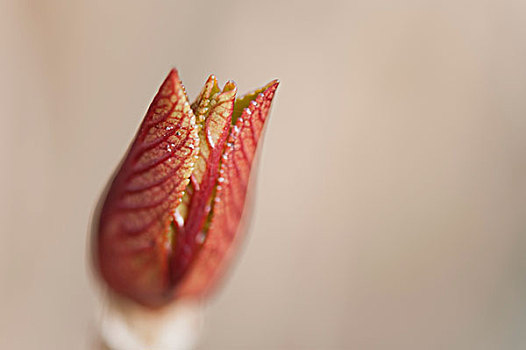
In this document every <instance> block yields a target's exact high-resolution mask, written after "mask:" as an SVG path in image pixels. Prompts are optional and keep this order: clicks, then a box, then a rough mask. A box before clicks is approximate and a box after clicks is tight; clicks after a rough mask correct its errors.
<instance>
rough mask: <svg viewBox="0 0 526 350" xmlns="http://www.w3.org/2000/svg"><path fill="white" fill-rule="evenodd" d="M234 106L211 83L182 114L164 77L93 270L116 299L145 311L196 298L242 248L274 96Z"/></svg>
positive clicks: (113, 193) (104, 215) (106, 213)
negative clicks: (175, 300) (96, 269)
mask: <svg viewBox="0 0 526 350" xmlns="http://www.w3.org/2000/svg"><path fill="white" fill-rule="evenodd" d="M277 85H278V82H277V81H274V82H271V83H270V84H268V85H267V86H265V87H264V88H262V89H260V90H258V91H256V92H254V93H252V94H249V95H246V96H245V97H243V98H241V99H238V100H235V96H236V87H235V84H234V83H233V82H229V83H227V84H226V85H225V87H224V88H223V90H222V91H221V90H220V89H219V88H218V86H217V81H216V79H215V77H213V76H211V77H210V78H209V79H208V81H207V82H206V84H205V87H204V88H203V90H202V92H201V94H200V95H199V97H198V98H197V100H196V102H195V103H194V104H192V106H191V107H190V105H189V104H188V101H187V97H186V93H185V91H184V88H183V86H182V85H181V82H180V81H179V78H178V75H177V72H176V71H175V70H173V71H171V72H170V74H169V76H168V78H167V79H166V80H165V82H164V83H163V85H162V86H161V88H160V90H159V92H158V94H157V95H156V97H155V98H154V100H153V102H152V105H151V106H150V108H149V110H148V112H147V114H146V117H145V118H144V121H143V123H142V124H141V127H140V128H139V131H138V133H137V135H136V137H135V140H134V141H133V143H132V146H131V147H130V149H129V152H128V154H127V155H126V157H125V159H124V161H123V163H122V165H121V167H120V169H119V170H118V171H117V174H116V176H115V178H114V180H113V182H112V184H111V186H110V188H109V191H108V194H107V197H106V199H105V201H104V205H103V207H102V211H101V215H100V219H99V225H98V230H97V235H96V242H97V247H96V253H97V254H96V257H97V260H96V261H97V264H98V267H99V270H100V272H101V275H102V277H103V279H104V280H105V281H106V283H107V284H108V285H109V286H110V288H112V289H113V290H114V291H115V292H116V293H118V294H120V295H123V296H126V297H128V298H130V299H132V300H135V301H136V302H138V303H141V304H143V305H146V306H150V307H159V306H163V305H165V304H167V303H169V302H171V301H172V300H173V298H175V297H177V296H187V297H190V296H192V297H200V296H202V295H204V294H206V293H207V292H208V291H209V290H210V289H211V287H212V286H213V285H214V284H215V283H216V281H217V280H218V279H219V277H220V276H221V275H222V273H223V271H224V270H225V267H226V266H227V264H228V262H229V260H230V257H231V255H232V252H233V250H234V249H235V246H236V245H237V241H238V239H239V236H240V235H239V233H238V231H239V223H240V220H241V218H242V214H243V210H244V202H245V197H246V194H247V190H248V182H249V177H250V170H251V167H252V164H253V160H254V156H255V152H256V148H257V144H258V141H259V139H260V136H261V132H262V130H263V126H264V123H265V120H266V118H267V115H268V112H269V109H270V104H271V101H272V98H273V96H274V93H275V90H276V88H277Z"/></svg>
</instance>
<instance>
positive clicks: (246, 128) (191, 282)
mask: <svg viewBox="0 0 526 350" xmlns="http://www.w3.org/2000/svg"><path fill="white" fill-rule="evenodd" d="M278 84H279V83H278V81H273V82H271V83H269V84H268V85H267V86H265V87H264V88H263V89H261V90H258V91H256V92H255V93H253V94H250V95H247V96H245V97H244V98H242V99H240V100H238V101H236V106H235V107H234V108H235V110H237V111H238V113H239V111H240V109H241V110H242V113H241V116H240V117H239V118H237V117H236V115H234V116H233V120H235V125H234V127H233V128H232V131H231V134H230V137H229V140H228V143H227V148H226V150H225V153H224V155H223V157H222V158H223V160H222V164H221V169H220V178H219V179H218V182H219V184H218V186H217V189H216V196H215V199H214V204H213V212H212V220H211V223H210V228H209V230H208V232H207V233H206V240H205V242H204V244H203V246H202V248H201V250H200V251H199V254H198V256H197V257H196V258H195V260H194V261H193V263H192V266H191V269H190V271H188V273H187V274H186V276H185V279H184V280H183V281H182V283H181V284H180V286H179V287H178V289H177V294H178V295H180V296H202V295H205V294H207V293H208V292H209V291H210V290H211V288H212V287H213V286H214V285H215V284H216V282H217V281H218V280H219V278H220V277H221V275H222V274H223V273H224V271H225V269H226V267H227V266H228V263H229V261H230V259H231V257H232V255H233V252H234V251H235V248H236V246H237V245H238V243H239V242H238V241H239V239H240V234H239V232H238V229H239V224H240V221H241V218H242V214H243V209H244V204H245V198H246V194H247V189H248V183H249V177H250V169H251V167H252V164H253V160H254V156H255V153H256V147H257V144H258V141H259V138H260V136H261V133H262V131H263V126H264V123H265V120H266V118H267V115H268V112H269V110H270V105H271V102H272V98H273V97H274V93H275V91H276V88H277V87H278ZM247 105H248V107H246V108H244V107H245V106H247Z"/></svg>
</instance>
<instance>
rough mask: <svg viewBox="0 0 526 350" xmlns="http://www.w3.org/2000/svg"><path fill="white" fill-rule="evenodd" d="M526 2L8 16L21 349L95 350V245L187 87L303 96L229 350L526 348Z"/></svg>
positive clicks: (7, 188) (229, 289) (33, 8)
mask: <svg viewBox="0 0 526 350" xmlns="http://www.w3.org/2000/svg"><path fill="white" fill-rule="evenodd" d="M525 37H526V3H525V2H524V1H474V0H473V1H388V0H379V1H291V2H286V1H270V0H269V1H258V2H249V1H217V2H213V1H210V2H197V1H187V2H177V1H143V2H133V1H103V0H97V1H85V2H80V1H58V0H56V1H54V0H50V1H36V0H35V1H10V2H5V1H2V2H1V5H0V38H1V53H0V76H1V79H0V103H1V105H0V106H1V110H0V118H1V120H0V156H1V159H0V164H1V165H0V166H1V170H2V171H0V184H1V185H0V191H1V192H0V220H1V225H0V227H1V229H0V230H1V231H0V348H1V349H92V348H93V344H94V340H93V339H94V333H95V321H94V316H93V308H94V305H95V296H96V294H95V292H94V291H93V287H92V285H91V280H90V278H89V274H88V263H87V260H86V241H87V236H86V231H87V227H88V223H89V220H90V215H91V210H92V208H93V206H94V203H95V201H96V199H97V198H98V195H99V193H100V191H101V189H102V187H103V185H104V184H105V182H106V181H107V179H108V177H109V175H110V174H111V172H112V171H113V169H114V167H115V166H116V164H117V162H118V161H119V159H120V158H121V156H122V154H123V152H124V151H125V149H126V147H127V145H128V143H129V142H130V140H131V138H132V136H133V135H134V133H135V130H136V128H137V126H138V123H139V121H140V120H141V118H142V117H143V115H144V112H145V110H146V108H147V106H148V104H149V102H150V100H151V98H152V96H153V94H154V93H155V92H156V89H157V88H158V86H159V84H160V82H161V81H162V79H163V78H164V76H165V74H166V73H167V72H168V70H169V69H170V68H171V67H172V66H176V67H177V68H178V69H179V71H180V74H181V77H182V79H183V82H184V83H185V85H186V87H187V90H188V92H189V94H190V96H191V97H192V98H193V97H194V96H195V95H196V94H197V93H198V90H199V89H200V86H201V84H202V83H203V82H204V81H205V79H206V77H207V75H208V74H210V73H215V74H216V75H217V76H218V78H219V79H220V80H221V81H222V83H224V82H225V81H226V80H228V79H234V80H235V81H236V82H237V83H238V85H239V88H240V91H248V90H250V89H252V88H255V87H257V86H259V85H261V84H263V83H266V82H267V81H269V80H271V79H273V78H279V79H280V80H281V82H282V84H281V86H280V88H279V91H278V94H277V99H276V101H275V103H274V106H273V111H272V115H271V121H270V124H269V125H268V129H267V133H266V139H265V145H264V150H263V152H262V157H261V162H260V168H259V182H258V187H257V191H258V192H257V206H256V215H255V217H254V220H253V222H252V230H251V232H250V235H249V239H248V240H247V242H246V244H245V247H244V248H245V249H244V250H243V253H242V256H241V258H240V259H239V262H240V264H238V265H237V266H236V268H235V269H234V270H233V271H232V274H231V278H230V280H229V281H228V283H227V284H226V286H225V288H224V289H223V290H222V291H221V293H219V294H218V295H217V297H216V298H215V300H214V302H213V304H211V305H210V307H209V309H208V311H207V322H206V328H205V332H204V334H203V339H202V342H201V344H200V348H199V349H200V350H208V349H220V350H222V349H225V350H226V349H257V350H264V349H279V350H281V349H283V350H296V349H298V350H299V349H301V350H303V349H307V350H312V349H329V350H332V349H523V348H525V347H526V340H525V338H524V334H526V302H525V301H526V300H525V299H526V278H525V274H526V273H525V268H526V257H525V253H526V249H525V248H526V236H525V227H526V210H525V209H526V138H525V132H526V40H525Z"/></svg>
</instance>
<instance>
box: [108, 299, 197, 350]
mask: <svg viewBox="0 0 526 350" xmlns="http://www.w3.org/2000/svg"><path fill="white" fill-rule="evenodd" d="M101 301H102V302H101V305H100V310H99V319H100V323H99V325H100V329H99V333H100V336H101V338H102V341H103V343H104V345H105V346H106V347H107V348H108V349H111V350H191V349H193V348H194V347H195V345H196V344H197V340H198V338H199V334H200V332H201V329H202V324H203V310H202V309H203V308H202V304H200V303H198V302H186V301H177V302H174V303H173V304H172V305H169V306H167V307H164V308H162V309H160V310H151V309H148V308H145V307H144V306H142V305H139V304H137V303H134V302H132V301H129V300H125V299H123V298H120V297H118V296H116V295H114V294H112V293H107V294H106V295H105V296H104V297H103V298H102V299H101Z"/></svg>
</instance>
